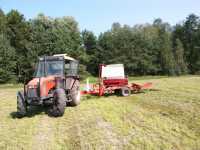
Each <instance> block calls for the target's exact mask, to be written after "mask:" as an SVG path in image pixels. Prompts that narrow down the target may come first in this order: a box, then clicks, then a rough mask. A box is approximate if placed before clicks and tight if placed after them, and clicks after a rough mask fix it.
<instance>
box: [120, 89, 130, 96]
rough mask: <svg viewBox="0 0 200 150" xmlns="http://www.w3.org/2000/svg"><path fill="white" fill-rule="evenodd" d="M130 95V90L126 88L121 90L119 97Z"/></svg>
mask: <svg viewBox="0 0 200 150" xmlns="http://www.w3.org/2000/svg"><path fill="white" fill-rule="evenodd" d="M130 94H131V90H130V88H128V87H123V88H121V95H122V96H129V95H130Z"/></svg>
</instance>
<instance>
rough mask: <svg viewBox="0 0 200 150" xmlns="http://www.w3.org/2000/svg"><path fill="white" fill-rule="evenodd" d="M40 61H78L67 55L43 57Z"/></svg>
mask: <svg viewBox="0 0 200 150" xmlns="http://www.w3.org/2000/svg"><path fill="white" fill-rule="evenodd" d="M39 60H40V61H43V60H46V61H51V60H69V61H77V60H76V59H74V58H72V57H69V56H67V54H55V55H53V56H42V57H40V58H39Z"/></svg>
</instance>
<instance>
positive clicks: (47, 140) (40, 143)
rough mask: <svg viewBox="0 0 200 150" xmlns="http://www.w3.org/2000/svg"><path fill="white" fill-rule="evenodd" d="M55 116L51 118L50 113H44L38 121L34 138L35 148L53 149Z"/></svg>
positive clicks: (33, 146)
mask: <svg viewBox="0 0 200 150" xmlns="http://www.w3.org/2000/svg"><path fill="white" fill-rule="evenodd" d="M54 121H55V120H54V118H50V117H49V116H48V115H46V114H43V115H42V116H41V118H40V120H39V121H38V125H37V127H36V128H37V129H36V131H35V133H34V135H33V138H32V149H33V150H44V149H48V150H51V149H52V150H53V147H52V146H53V144H54V141H53V140H54V129H53V128H54V126H53V125H54V124H55V123H54Z"/></svg>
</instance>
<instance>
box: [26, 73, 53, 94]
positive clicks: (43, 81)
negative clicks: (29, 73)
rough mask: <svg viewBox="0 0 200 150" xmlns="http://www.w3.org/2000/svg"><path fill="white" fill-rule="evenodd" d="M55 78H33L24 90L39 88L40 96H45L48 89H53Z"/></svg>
mask: <svg viewBox="0 0 200 150" xmlns="http://www.w3.org/2000/svg"><path fill="white" fill-rule="evenodd" d="M55 78H56V77H55V76H47V77H41V78H33V79H32V80H31V81H29V82H28V84H27V85H26V89H27V90H28V89H36V88H40V94H41V95H40V96H42V97H43V96H47V95H48V92H49V90H50V89H52V88H54V87H55V85H56V83H55Z"/></svg>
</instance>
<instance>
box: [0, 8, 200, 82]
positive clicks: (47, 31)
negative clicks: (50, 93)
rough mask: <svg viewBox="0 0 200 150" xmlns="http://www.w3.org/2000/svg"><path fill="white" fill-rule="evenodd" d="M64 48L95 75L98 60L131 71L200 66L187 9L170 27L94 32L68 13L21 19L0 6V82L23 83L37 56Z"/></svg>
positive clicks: (195, 21) (198, 23) (197, 28)
mask: <svg viewBox="0 0 200 150" xmlns="http://www.w3.org/2000/svg"><path fill="white" fill-rule="evenodd" d="M56 53H67V54H69V55H70V56H72V57H75V58H76V59H78V60H79V61H80V63H81V65H80V74H81V75H82V76H84V75H88V74H92V75H97V74H98V64H100V63H105V64H110V63H123V64H124V65H125V68H126V73H127V74H129V75H181V74H187V73H191V74H196V73H199V71H200V20H199V17H198V16H196V15H194V14H191V15H189V16H188V17H187V18H186V20H185V21H183V22H182V23H180V24H177V25H176V26H170V25H169V24H168V23H165V22H163V21H162V20H161V19H156V20H155V21H154V22H153V23H152V24H143V25H135V26H134V27H130V26H128V25H124V26H122V25H120V24H119V23H114V24H113V25H112V27H111V29H110V30H108V31H106V32H104V33H101V34H100V35H99V36H98V37H96V36H95V35H94V34H93V32H91V31H88V30H84V31H82V32H80V31H79V28H78V23H77V22H76V21H75V20H74V18H72V17H62V18H50V17H47V16H44V15H43V14H39V15H38V16H37V17H36V18H34V19H31V20H25V18H24V16H23V15H22V14H20V13H19V12H18V11H16V10H11V11H10V12H9V13H7V14H5V13H4V12H3V11H2V10H0V83H5V82H23V81H24V79H25V78H30V77H31V76H32V74H33V66H34V65H35V62H36V61H37V58H38V56H42V55H52V54H56Z"/></svg>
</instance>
